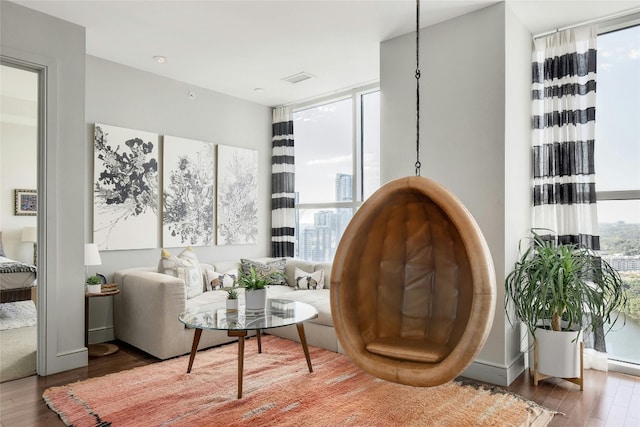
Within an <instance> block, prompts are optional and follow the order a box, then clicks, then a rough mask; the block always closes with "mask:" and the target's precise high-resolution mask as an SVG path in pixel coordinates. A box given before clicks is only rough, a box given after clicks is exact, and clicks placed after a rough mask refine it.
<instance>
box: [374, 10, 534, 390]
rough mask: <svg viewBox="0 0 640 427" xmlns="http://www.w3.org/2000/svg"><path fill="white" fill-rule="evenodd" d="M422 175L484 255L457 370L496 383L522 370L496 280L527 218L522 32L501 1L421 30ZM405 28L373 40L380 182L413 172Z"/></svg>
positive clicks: (411, 54)
mask: <svg viewBox="0 0 640 427" xmlns="http://www.w3.org/2000/svg"><path fill="white" fill-rule="evenodd" d="M420 40H421V41H420V48H421V51H420V68H421V73H422V78H421V80H420V85H421V95H420V96H421V124H420V126H421V129H420V132H421V141H420V143H421V151H422V155H421V161H422V176H425V177H428V178H431V179H434V180H435V181H437V182H439V183H440V184H442V185H444V186H445V187H447V188H448V189H449V190H451V191H452V192H453V193H454V194H455V195H456V196H457V197H458V198H459V199H461V201H462V202H463V203H464V204H465V205H466V206H467V208H468V209H469V210H470V212H471V213H472V215H473V216H474V218H475V219H476V221H477V222H478V224H479V226H480V228H481V230H482V232H483V234H484V236H485V239H486V240H487V243H488V244H489V248H490V250H491V253H492V257H493V262H494V265H495V270H496V282H497V288H498V289H497V290H498V293H497V301H496V311H495V316H494V323H493V327H492V330H491V333H490V336H489V338H488V340H487V343H486V345H485V347H484V348H483V350H482V351H481V352H480V354H479V355H478V357H477V358H476V360H475V362H474V363H473V364H472V366H471V367H470V368H469V369H468V370H467V371H466V372H465V375H467V376H470V377H472V378H476V379H480V380H484V381H489V382H492V383H495V384H501V385H506V384H508V383H510V382H511V381H513V379H515V377H516V376H517V375H518V374H519V373H520V372H522V370H523V362H522V356H521V354H520V353H519V350H518V348H517V344H518V343H519V331H518V330H516V329H514V328H512V327H511V326H510V324H509V323H508V321H507V319H506V316H505V312H504V303H503V300H504V278H505V276H506V273H507V272H508V271H509V270H510V268H511V266H512V265H513V262H514V261H515V256H516V254H517V244H518V240H519V238H520V237H521V236H524V235H525V234H526V225H525V224H529V218H530V196H529V194H530V190H529V188H528V185H529V176H530V166H529V164H530V158H529V153H530V148H529V147H530V141H529V120H528V117H529V115H530V113H529V104H530V103H529V96H530V95H529V81H530V77H529V76H530V66H529V65H528V64H529V62H530V57H531V43H530V40H531V36H530V35H529V34H528V32H527V31H526V30H525V29H524V26H523V25H522V24H521V23H520V22H519V21H518V20H517V18H516V17H515V15H514V14H513V13H512V12H511V10H510V9H508V6H506V5H505V4H504V3H500V4H497V5H494V6H490V7H487V8H485V9H481V10H479V11H476V12H473V13H470V14H467V15H464V16H461V17H458V18H455V19H452V20H449V21H446V22H443V23H440V24H437V25H434V26H431V27H427V28H424V29H421V39H420ZM414 70H415V34H408V35H405V36H401V37H398V38H395V39H391V40H388V41H385V42H383V43H382V44H381V46H380V88H381V156H380V158H381V159H382V160H381V182H383V183H385V182H388V181H390V180H393V179H395V178H399V177H402V176H407V175H413V174H414V162H415V158H416V125H415V109H416V104H415V102H416V101H415V78H414Z"/></svg>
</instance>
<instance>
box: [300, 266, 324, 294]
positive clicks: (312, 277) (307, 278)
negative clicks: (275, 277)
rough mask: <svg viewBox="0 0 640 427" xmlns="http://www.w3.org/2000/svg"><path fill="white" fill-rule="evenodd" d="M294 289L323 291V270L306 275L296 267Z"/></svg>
mask: <svg viewBox="0 0 640 427" xmlns="http://www.w3.org/2000/svg"><path fill="white" fill-rule="evenodd" d="M295 276H296V286H295V288H296V289H323V288H324V270H318V271H314V272H313V273H307V272H306V271H303V270H300V269H299V268H298V267H296V274H295Z"/></svg>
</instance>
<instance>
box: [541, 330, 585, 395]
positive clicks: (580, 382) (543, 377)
mask: <svg viewBox="0 0 640 427" xmlns="http://www.w3.org/2000/svg"><path fill="white" fill-rule="evenodd" d="M547 378H554V377H553V375H546V374H543V373H541V372H538V342H537V341H536V340H534V341H533V385H535V386H536V387H537V386H538V381H542V380H546V379H547ZM558 378H561V379H563V380H565V381H569V382H572V383H574V384H577V385H579V386H580V391H583V390H584V343H583V342H581V343H580V376H579V377H574V378H563V377H558Z"/></svg>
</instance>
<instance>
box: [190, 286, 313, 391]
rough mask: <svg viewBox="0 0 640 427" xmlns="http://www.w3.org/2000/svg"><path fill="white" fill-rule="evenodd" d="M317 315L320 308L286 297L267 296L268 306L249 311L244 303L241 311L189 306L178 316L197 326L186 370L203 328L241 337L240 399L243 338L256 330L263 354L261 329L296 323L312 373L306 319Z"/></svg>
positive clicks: (209, 306)
mask: <svg viewBox="0 0 640 427" xmlns="http://www.w3.org/2000/svg"><path fill="white" fill-rule="evenodd" d="M316 317H318V311H317V310H316V309H315V308H314V307H313V306H311V305H309V304H306V303H303V302H298V301H290V300H285V299H268V300H267V304H266V308H265V309H264V310H261V311H250V310H246V309H245V307H244V306H240V307H239V308H238V310H227V309H226V308H225V307H224V303H211V304H203V305H200V306H197V307H193V308H190V309H188V310H186V311H184V312H182V313H180V316H178V319H179V320H180V321H181V322H182V323H184V324H185V325H186V326H187V327H189V328H194V329H195V334H194V336H193V345H192V346H191V355H190V356H189V366H188V367H187V373H190V372H191V368H192V366H193V361H194V359H195V357H196V353H197V351H198V343H199V342H200V336H201V335H202V331H203V330H205V329H208V330H218V331H227V334H228V335H229V336H230V337H238V399H240V398H241V397H242V372H243V366H244V340H245V338H246V336H247V333H248V331H256V336H257V339H258V353H262V342H261V331H263V330H267V329H273V328H280V327H283V326H289V325H296V327H297V328H298V335H299V336H300V343H301V344H302V349H303V350H304V355H305V357H306V359H307V366H308V367H309V372H313V368H312V367H311V358H310V357H309V348H308V347H307V339H306V337H305V334H304V324H303V322H304V321H306V320H309V319H314V318H316Z"/></svg>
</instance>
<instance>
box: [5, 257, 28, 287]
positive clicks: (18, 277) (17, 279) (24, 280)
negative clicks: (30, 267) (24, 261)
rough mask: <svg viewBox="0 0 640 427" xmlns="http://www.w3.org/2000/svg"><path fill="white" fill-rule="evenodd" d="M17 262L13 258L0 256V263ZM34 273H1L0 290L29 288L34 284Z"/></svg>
mask: <svg viewBox="0 0 640 427" xmlns="http://www.w3.org/2000/svg"><path fill="white" fill-rule="evenodd" d="M14 262H17V261H15V260H13V259H10V258H6V257H3V256H0V264H4V263H14ZM36 283H37V282H36V273H32V272H19V273H1V274H0V290H2V291H4V290H9V289H20V288H31V287H33V286H36Z"/></svg>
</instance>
